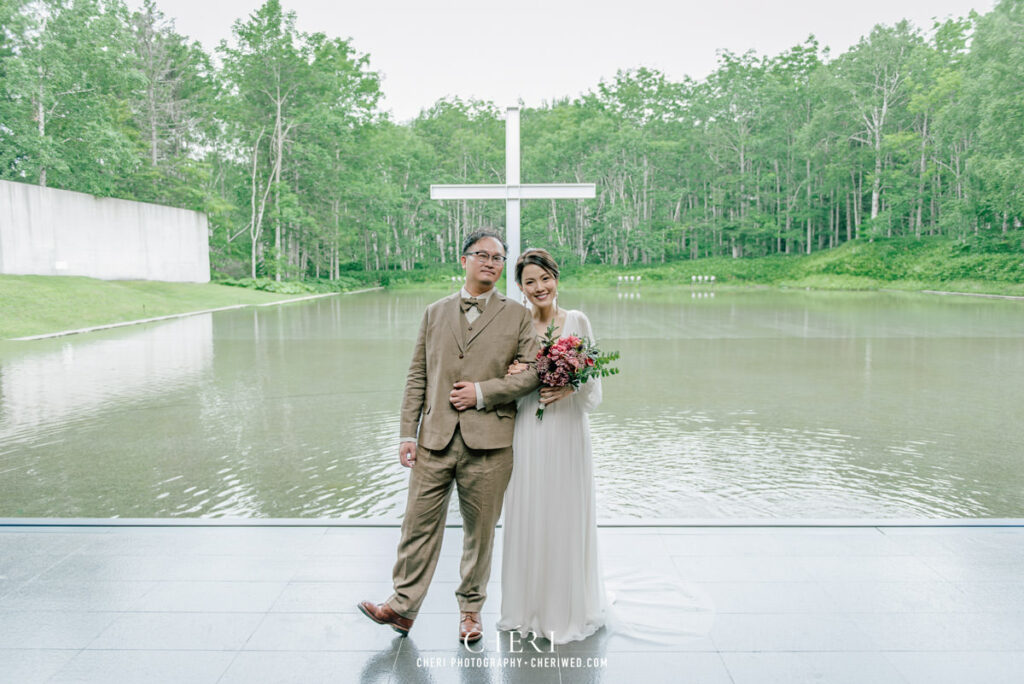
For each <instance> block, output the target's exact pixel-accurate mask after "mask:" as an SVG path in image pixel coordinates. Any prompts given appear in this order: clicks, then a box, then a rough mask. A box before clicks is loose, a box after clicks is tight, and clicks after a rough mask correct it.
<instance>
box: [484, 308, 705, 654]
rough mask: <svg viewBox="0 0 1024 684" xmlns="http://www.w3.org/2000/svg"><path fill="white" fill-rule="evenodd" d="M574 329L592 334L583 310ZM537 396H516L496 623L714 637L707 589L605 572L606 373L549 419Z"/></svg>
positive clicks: (545, 632) (564, 633) (567, 631)
mask: <svg viewBox="0 0 1024 684" xmlns="http://www.w3.org/2000/svg"><path fill="white" fill-rule="evenodd" d="M570 334H571V335H577V336H580V337H588V338H590V339H591V340H594V333H593V331H592V329H591V327H590V321H589V320H588V319H587V317H586V315H585V314H584V313H583V312H581V311H577V310H569V311H567V312H566V318H565V323H564V324H563V329H562V330H561V331H559V337H565V336H566V335H570ZM539 399H540V393H539V391H534V392H532V393H530V394H528V395H526V396H524V397H522V398H520V399H519V400H518V401H517V406H518V413H517V415H516V424H515V434H514V436H513V440H512V449H513V457H512V458H513V465H512V477H511V479H510V481H509V484H508V488H507V489H506V490H505V500H504V509H503V515H504V525H503V530H502V531H503V541H502V564H501V618H500V620H499V621H498V625H497V626H498V629H502V630H513V629H514V630H518V631H520V632H523V633H524V634H525V633H529V632H533V633H535V634H537V635H538V636H542V637H544V638H548V639H551V640H552V641H553V642H554V643H556V644H562V643H566V642H570V641H577V640H580V639H585V638H587V637H588V636H590V635H592V634H594V633H595V632H597V631H598V630H600V629H601V628H602V627H604V626H607V627H608V630H609V631H610V632H611V633H614V634H621V635H624V636H627V637H630V638H633V639H639V640H641V641H647V642H657V643H661V644H675V643H679V642H680V641H681V640H685V639H689V638H691V637H695V636H705V635H707V633H708V632H709V631H710V629H711V625H712V622H713V618H714V608H713V603H712V602H711V599H710V597H709V596H708V595H707V594H706V593H704V592H702V591H700V590H699V589H697V588H695V587H693V586H689V585H684V584H683V583H682V582H680V581H679V580H678V579H677V578H675V577H668V576H665V575H663V574H658V573H655V572H651V571H650V570H649V569H647V568H644V567H642V566H633V567H628V566H625V567H623V566H619V567H616V568H615V569H614V571H613V572H611V573H608V574H605V573H603V572H602V563H601V558H600V555H599V553H598V540H597V513H596V508H597V507H596V501H595V493H594V473H593V459H592V453H591V443H590V423H589V420H588V417H587V414H588V413H590V411H592V410H593V409H594V408H596V407H597V406H598V405H599V404H600V403H601V381H600V379H597V378H594V379H591V380H590V381H589V382H586V383H583V384H582V385H580V387H579V389H578V390H577V391H576V392H574V393H573V394H572V395H570V396H568V397H566V398H564V399H561V400H559V401H556V402H554V403H553V404H549V405H548V406H547V408H545V409H544V418H543V420H537V417H536V415H535V414H536V411H537V409H538V408H539V407H540V401H539ZM606 578H607V579H608V588H606V585H605V579H606ZM608 589H611V591H609V590H608ZM552 635H553V638H552Z"/></svg>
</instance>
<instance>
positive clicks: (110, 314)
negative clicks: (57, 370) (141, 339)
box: [0, 275, 296, 339]
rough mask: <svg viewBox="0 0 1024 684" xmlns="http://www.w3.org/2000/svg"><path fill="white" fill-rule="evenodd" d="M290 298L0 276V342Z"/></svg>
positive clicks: (220, 288) (194, 286) (191, 286)
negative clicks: (1, 340)
mask: <svg viewBox="0 0 1024 684" xmlns="http://www.w3.org/2000/svg"><path fill="white" fill-rule="evenodd" d="M295 296H296V295H294V294H284V293H268V292H259V291H256V290H251V289H246V288H241V287H228V286H225V285H214V284H198V283H160V282H151V281H120V280H116V281H112V280H95V279H93V278H78V277H58V276H12V275H0V339H10V338H13V337H24V336H27V335H42V334H45V333H51V332H60V331H62V330H73V329H77V328H86V327H89V326H94V325H106V324H109V323H120V322H124V321H133V320H137V319H140V318H152V317H155V316H167V315H171V314H179V313H187V312H190V311H199V310H202V309H214V308H218V307H222V306H233V305H236V304H263V303H266V302H273V301H280V300H282V299H292V298H294V297H295Z"/></svg>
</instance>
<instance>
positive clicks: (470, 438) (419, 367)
mask: <svg viewBox="0 0 1024 684" xmlns="http://www.w3.org/2000/svg"><path fill="white" fill-rule="evenodd" d="M506 252H507V245H506V244H505V241H504V240H503V239H502V238H501V236H500V235H498V234H497V233H496V232H494V231H493V230H479V231H476V232H475V233H473V234H471V235H469V236H468V237H467V238H466V240H465V242H464V243H463V245H462V257H461V259H460V261H461V264H462V268H463V269H464V270H465V272H466V284H465V286H464V287H463V288H462V290H461V292H458V293H456V294H453V295H450V296H448V297H445V298H444V299H441V300H439V301H436V302H434V303H433V304H431V305H430V306H429V307H427V310H426V312H425V313H424V315H423V322H422V323H421V324H420V331H419V336H418V337H417V340H416V346H415V348H414V349H413V356H412V363H411V364H410V365H409V374H408V377H407V378H406V383H405V396H404V398H403V399H402V424H401V438H400V442H401V444H400V446H399V449H398V458H399V461H400V462H401V463H402V465H403V466H405V467H407V468H411V469H412V472H411V474H410V477H409V494H408V501H407V503H406V509H405V517H404V519H403V521H402V537H401V541H400V542H399V544H398V560H397V561H396V563H395V567H394V571H393V573H392V575H393V580H394V593H393V594H392V595H391V597H390V598H388V599H387V600H386V601H385V602H384V603H377V604H375V603H372V602H370V601H362V602H361V603H360V604H359V609H360V610H361V611H362V612H363V614H365V615H366V616H367V617H369V618H370V619H371V620H373V621H374V622H377V623H380V624H386V625H390V626H391V627H392V628H393V629H394V630H395V631H397V632H399V633H401V634H402V635H403V636H404V635H407V634H408V633H409V629H410V628H412V623H413V620H415V619H416V615H417V613H418V612H419V609H420V605H421V604H422V603H423V598H424V597H425V596H426V593H427V588H428V587H429V586H430V580H431V578H432V577H433V575H434V569H435V567H436V566H437V559H438V556H439V554H440V552H441V539H442V536H443V535H444V523H445V517H446V515H447V512H448V501H449V498H450V496H451V485H452V481H453V480H454V482H455V484H456V487H457V489H458V495H459V511H460V513H461V514H462V520H463V523H462V529H463V536H464V539H463V545H462V560H461V563H460V565H459V574H460V577H461V580H462V581H461V583H460V584H459V586H458V588H457V589H456V590H455V596H456V598H457V599H458V603H459V610H460V619H459V639H460V640H462V641H463V643H467V644H468V643H472V642H475V641H478V640H479V639H480V638H481V637H482V636H483V627H482V625H481V624H480V609H481V608H482V607H483V604H484V600H485V599H486V598H487V581H488V579H489V578H490V573H491V551H492V548H493V546H494V527H495V525H496V524H497V522H498V516H499V515H500V514H501V505H502V498H503V496H504V492H505V487H506V486H507V485H508V481H509V476H510V475H511V473H512V430H513V426H514V424H515V415H516V405H515V400H516V398H517V397H519V396H522V395H524V394H527V393H529V392H531V391H533V390H534V389H536V388H537V387H539V386H540V380H539V379H538V377H537V372H536V369H535V368H534V367H533V363H534V362H535V361H536V358H537V353H538V352H539V351H540V344H539V342H538V340H537V336H536V333H535V332H534V329H533V325H532V323H531V320H530V313H529V311H527V310H526V308H524V307H523V306H521V305H520V304H519V303H517V302H515V301H512V300H510V299H508V298H506V297H505V296H504V295H502V294H500V293H499V292H496V291H495V289H494V285H495V283H497V282H498V278H499V277H501V272H502V269H503V268H504V266H505V254H506ZM516 359H519V360H521V361H525V362H527V363H529V364H530V369H529V370H528V371H526V372H523V373H520V374H517V375H510V376H507V377H506V371H507V369H508V366H509V364H510V363H512V362H513V361H514V360H516ZM421 417H422V422H421ZM417 425H419V435H418V440H417V439H416V437H415V435H416V434H417V432H416V428H417Z"/></svg>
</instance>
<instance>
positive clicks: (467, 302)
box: [462, 297, 487, 313]
mask: <svg viewBox="0 0 1024 684" xmlns="http://www.w3.org/2000/svg"><path fill="white" fill-rule="evenodd" d="M486 303H487V300H486V299H477V298H476V297H464V298H463V300H462V313H466V312H467V311H469V308H470V307H472V306H475V307H476V310H477V311H479V312H480V313H483V312H484V304H486Z"/></svg>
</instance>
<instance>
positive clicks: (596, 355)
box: [537, 322, 619, 420]
mask: <svg viewBox="0 0 1024 684" xmlns="http://www.w3.org/2000/svg"><path fill="white" fill-rule="evenodd" d="M618 358H619V352H609V353H607V354H602V353H601V350H600V349H598V348H597V346H596V345H595V344H594V343H593V342H591V341H590V340H588V339H587V338H585V337H583V338H580V337H576V336H575V335H570V336H568V337H561V338H558V339H556V338H555V324H554V322H552V323H551V325H549V326H548V330H547V334H546V335H545V336H544V346H543V347H542V348H541V350H540V352H539V353H538V354H537V375H539V376H540V382H541V385H542V386H544V387H565V386H566V385H572V386H573V388H578V387H579V386H580V385H581V384H583V383H585V382H586V381H587V380H590V379H591V378H603V377H607V376H609V375H615V374H616V373H618V372H619V369H618V368H611V367H609V365H608V364H610V363H611V362H612V361H615V360H616V359H618ZM537 418H538V419H541V420H543V418H544V405H543V404H541V407H540V408H539V409H537Z"/></svg>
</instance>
